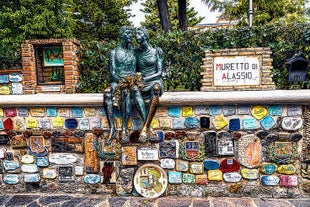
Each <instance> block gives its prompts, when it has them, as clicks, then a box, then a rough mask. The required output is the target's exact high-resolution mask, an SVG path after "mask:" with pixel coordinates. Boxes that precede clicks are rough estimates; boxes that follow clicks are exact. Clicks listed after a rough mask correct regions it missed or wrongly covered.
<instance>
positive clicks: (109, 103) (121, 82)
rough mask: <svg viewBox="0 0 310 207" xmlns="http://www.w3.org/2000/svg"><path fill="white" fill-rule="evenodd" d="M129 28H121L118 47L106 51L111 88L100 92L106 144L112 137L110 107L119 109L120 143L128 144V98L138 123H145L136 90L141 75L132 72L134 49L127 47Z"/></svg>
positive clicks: (130, 30) (133, 67)
mask: <svg viewBox="0 0 310 207" xmlns="http://www.w3.org/2000/svg"><path fill="white" fill-rule="evenodd" d="M132 34H133V28H132V27H130V26H123V27H122V28H121V29H120V39H121V42H120V45H119V46H118V47H116V48H115V49H113V50H112V51H111V52H110V60H109V61H110V63H109V67H110V75H111V85H110V87H108V88H107V89H105V90H104V103H103V106H104V109H105V111H106V115H107V119H108V123H109V127H110V133H109V138H108V140H106V143H111V141H112V139H113V138H115V137H116V133H117V131H116V128H115V125H114V114H113V106H114V105H117V106H119V107H120V110H121V116H122V132H121V141H122V142H123V143H127V142H129V134H128V120H129V114H130V109H131V99H130V98H131V97H132V99H133V100H134V102H135V104H136V107H137V110H138V112H139V113H140V115H141V117H142V120H143V121H145V120H146V113H145V105H144V101H143V99H142V96H141V92H140V88H141V87H143V84H142V83H141V82H140V81H141V76H140V75H139V74H137V73H136V63H137V58H136V50H135V48H133V47H132V46H131V41H132Z"/></svg>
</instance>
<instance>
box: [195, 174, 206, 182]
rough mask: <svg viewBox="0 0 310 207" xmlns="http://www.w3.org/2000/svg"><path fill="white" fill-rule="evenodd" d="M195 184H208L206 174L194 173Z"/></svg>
mask: <svg viewBox="0 0 310 207" xmlns="http://www.w3.org/2000/svg"><path fill="white" fill-rule="evenodd" d="M195 184H197V185H207V184H208V176H207V175H206V174H203V175H196V176H195Z"/></svg>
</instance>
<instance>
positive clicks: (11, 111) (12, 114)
mask: <svg viewBox="0 0 310 207" xmlns="http://www.w3.org/2000/svg"><path fill="white" fill-rule="evenodd" d="M4 115H5V116H6V117H15V116H16V115H17V110H16V108H6V109H4Z"/></svg>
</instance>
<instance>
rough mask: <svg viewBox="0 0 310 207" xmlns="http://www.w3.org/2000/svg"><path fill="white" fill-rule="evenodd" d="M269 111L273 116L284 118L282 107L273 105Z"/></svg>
mask: <svg viewBox="0 0 310 207" xmlns="http://www.w3.org/2000/svg"><path fill="white" fill-rule="evenodd" d="M268 109H269V114H270V115H271V116H282V112H283V108H282V106H281V105H272V106H269V107H268Z"/></svg>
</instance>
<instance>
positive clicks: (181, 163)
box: [176, 160, 189, 172]
mask: <svg viewBox="0 0 310 207" xmlns="http://www.w3.org/2000/svg"><path fill="white" fill-rule="evenodd" d="M176 170H177V171H182V172H187V171H188V170H189V163H188V161H185V160H177V161H176Z"/></svg>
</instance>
